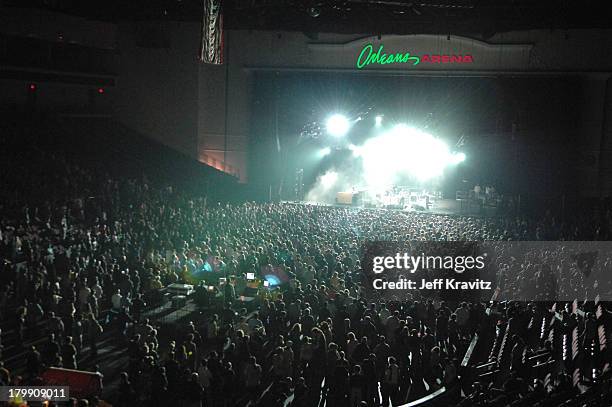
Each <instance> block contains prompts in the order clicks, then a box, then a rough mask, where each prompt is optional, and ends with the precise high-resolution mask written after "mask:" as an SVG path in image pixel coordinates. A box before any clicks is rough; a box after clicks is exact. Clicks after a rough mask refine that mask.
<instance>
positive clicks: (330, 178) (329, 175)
mask: <svg viewBox="0 0 612 407" xmlns="http://www.w3.org/2000/svg"><path fill="white" fill-rule="evenodd" d="M336 181H338V173H337V172H336V171H333V170H329V171H327V172H326V173H325V174H323V176H322V177H321V185H323V188H325V189H329V188H331V187H333V186H334V184H335V183H336Z"/></svg>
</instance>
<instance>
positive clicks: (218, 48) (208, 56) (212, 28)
mask: <svg viewBox="0 0 612 407" xmlns="http://www.w3.org/2000/svg"><path fill="white" fill-rule="evenodd" d="M203 1H204V14H203V16H202V35H201V38H200V53H199V58H200V61H202V62H204V63H206V64H214V65H221V64H223V13H222V12H221V1H222V0H203Z"/></svg>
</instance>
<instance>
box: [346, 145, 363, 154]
mask: <svg viewBox="0 0 612 407" xmlns="http://www.w3.org/2000/svg"><path fill="white" fill-rule="evenodd" d="M348 149H349V150H351V151H352V152H353V157H359V156H361V150H362V148H361V147H358V146H356V145H355V144H349V146H348Z"/></svg>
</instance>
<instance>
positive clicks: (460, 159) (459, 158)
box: [452, 153, 465, 164]
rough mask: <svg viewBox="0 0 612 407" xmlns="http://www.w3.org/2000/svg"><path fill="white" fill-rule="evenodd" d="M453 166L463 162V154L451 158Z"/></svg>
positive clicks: (456, 154)
mask: <svg viewBox="0 0 612 407" xmlns="http://www.w3.org/2000/svg"><path fill="white" fill-rule="evenodd" d="M452 161H453V164H459V163H462V162H464V161H465V154H464V153H455V154H453V157H452Z"/></svg>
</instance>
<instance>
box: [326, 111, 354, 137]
mask: <svg viewBox="0 0 612 407" xmlns="http://www.w3.org/2000/svg"><path fill="white" fill-rule="evenodd" d="M349 127H350V124H349V121H348V119H347V118H346V117H345V116H343V115H341V114H335V115H333V116H331V117H330V118H329V119H327V132H328V133H329V134H331V135H332V136H334V137H343V136H344V135H346V133H348V130H349Z"/></svg>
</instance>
